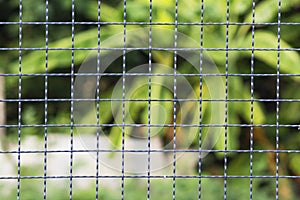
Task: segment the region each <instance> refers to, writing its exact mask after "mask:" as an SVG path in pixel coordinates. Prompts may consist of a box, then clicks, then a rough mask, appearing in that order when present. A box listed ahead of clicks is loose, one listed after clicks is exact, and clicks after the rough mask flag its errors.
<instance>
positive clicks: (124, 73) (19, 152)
mask: <svg viewBox="0 0 300 200" xmlns="http://www.w3.org/2000/svg"><path fill="white" fill-rule="evenodd" d="M127 3H128V2H127V1H126V0H124V1H123V13H122V15H123V21H120V22H103V21H101V20H102V19H101V17H100V16H101V15H100V13H101V9H102V7H101V4H102V2H101V1H100V0H98V4H97V5H98V8H97V21H95V22H79V21H76V20H75V17H76V9H75V0H72V4H71V22H63V21H61V22H59V21H56V22H54V21H49V1H48V0H45V21H44V22H42V21H41V22H39V21H35V22H26V21H23V1H22V0H20V1H19V19H18V21H16V22H12V21H7V22H0V25H18V29H19V30H18V46H17V47H0V52H1V51H16V52H18V70H17V72H15V73H4V74H0V76H2V77H14V78H17V80H18V81H17V88H18V93H17V96H16V97H14V98H7V99H0V102H1V103H17V113H18V116H17V119H16V123H15V124H0V128H11V129H16V130H17V145H18V146H17V149H16V150H7V149H5V150H4V149H3V150H2V149H1V150H0V154H1V155H2V154H3V155H15V156H16V158H17V169H16V175H14V176H8V175H7V176H0V180H4V181H6V180H16V183H17V184H16V197H17V199H18V200H19V199H22V192H21V191H22V180H27V179H29V180H30V179H35V180H42V182H43V199H44V200H46V199H47V196H48V193H49V190H48V187H49V186H48V185H49V180H51V179H68V183H69V185H68V186H69V187H68V190H69V191H68V192H69V199H73V198H74V190H75V189H74V182H75V180H81V179H92V180H93V181H94V182H95V187H94V191H95V199H96V200H98V199H100V193H101V185H100V182H101V179H118V180H120V183H121V184H120V189H121V191H119V192H120V193H119V195H120V198H121V199H126V198H125V197H126V182H127V180H128V179H145V180H147V193H146V194H145V197H146V198H147V199H148V200H150V199H151V191H152V187H151V186H152V180H153V179H169V180H170V181H172V192H171V193H170V194H169V196H172V199H176V198H177V189H178V188H177V187H178V185H177V181H178V179H197V180H198V182H197V186H198V191H197V194H198V196H197V198H198V199H199V200H200V199H203V198H204V197H203V190H204V188H203V182H204V181H203V179H222V180H223V188H222V189H223V199H224V200H225V199H228V198H229V197H228V196H229V195H228V186H229V185H230V182H229V180H230V179H247V180H249V190H248V194H249V199H253V198H254V197H253V195H254V181H255V179H261V178H266V179H271V180H272V181H274V182H275V184H274V185H275V187H274V188H275V192H274V194H275V199H279V197H280V195H279V192H280V185H279V182H280V180H281V179H286V178H288V179H299V178H300V176H299V175H281V173H280V167H279V162H280V159H279V155H280V153H289V154H298V153H300V150H297V149H280V128H293V129H298V130H299V129H300V126H299V124H282V123H280V115H279V113H280V105H281V103H295V102H297V103H299V102H300V99H292V98H290V99H289V98H281V96H280V94H281V93H280V90H281V88H280V84H281V78H283V77H300V74H296V73H294V74H293V73H285V74H283V73H282V72H281V71H280V70H281V68H280V67H281V60H280V57H281V55H282V52H284V51H296V52H299V51H300V48H295V47H282V45H281V28H282V27H283V26H299V25H300V23H299V22H283V21H282V14H281V12H282V5H281V4H282V2H281V0H278V13H277V22H266V23H258V22H256V20H255V17H256V6H257V5H256V1H255V0H253V1H252V6H251V11H252V13H251V17H252V20H251V22H243V23H241V22H232V21H230V14H231V13H230V4H231V1H230V0H227V1H226V21H225V22H205V21H204V16H205V11H204V10H205V9H204V7H205V1H204V0H202V1H201V2H200V4H199V7H200V16H199V19H200V22H182V21H179V16H178V15H179V14H178V11H179V10H180V7H179V0H176V1H175V4H174V21H173V22H153V2H152V0H149V16H148V17H149V22H128V19H127V18H128V16H127V14H128V13H127V12H128V10H127ZM24 25H45V43H44V44H45V47H34V48H32V47H24V45H23V42H24V41H23V26H24ZM49 25H71V41H70V43H71V47H55V48H53V47H49ZM75 25H95V26H97V46H96V47H75V46H76V45H75V35H76V33H75ZM106 25H115V26H118V25H119V26H122V33H123V46H122V47H114V48H112V47H103V46H102V43H101V41H102V38H101V37H102V34H101V30H102V27H103V26H106ZM131 25H147V26H149V38H148V44H147V45H146V46H145V47H130V46H128V45H127V36H128V33H127V30H128V26H131ZM155 25H161V26H163V25H166V26H170V25H172V26H174V33H175V34H174V38H173V39H174V43H173V45H174V46H171V47H153V44H152V42H153V41H152V39H153V38H152V37H153V26H155ZM180 25H188V26H198V28H199V29H200V35H199V39H200V44H199V46H198V47H193V48H187V47H180V45H179V44H178V33H179V26H180ZM213 25H215V26H224V28H225V30H226V32H225V46H224V47H222V48H216V47H211V48H206V47H204V42H203V40H204V39H203V38H204V36H203V34H204V27H205V26H213ZM231 26H249V27H250V29H249V32H251V46H250V47H247V48H246V47H245V48H238V47H230V39H231V38H230V34H231V33H230V27H231ZM260 26H262V27H265V26H274V27H275V26H276V28H277V47H275V48H267V47H262V48H257V47H255V45H256V40H255V36H256V34H255V31H256V28H257V27H260ZM65 50H67V51H70V52H71V58H70V59H71V65H70V68H69V69H70V71H69V72H64V73H62V72H60V73H58V72H49V51H58V52H59V51H65ZM79 50H84V51H95V52H97V70H96V73H79V72H76V69H75V68H76V67H75V56H76V54H75V53H76V51H79ZM133 50H140V51H146V52H147V53H148V58H147V61H148V68H147V71H146V72H141V73H137V72H128V65H127V62H128V60H127V55H126V54H127V53H128V52H129V51H133ZM26 51H41V52H43V53H44V54H45V63H44V71H43V72H40V73H23V71H24V69H23V63H22V61H23V57H24V56H23V53H24V52H26ZM102 51H122V70H121V72H114V73H113V72H102V71H101V69H100V66H101V57H100V53H101V52H102ZM153 51H169V52H171V53H173V58H172V59H173V73H159V74H155V73H153V71H154V70H153V69H154V63H152V62H153V61H152V59H153ZM180 51H185V52H196V53H198V55H199V57H200V60H199V62H200V63H199V64H200V65H199V72H196V73H183V74H180V73H178V71H177V68H178V65H179V61H178V55H177V53H178V52H180ZM204 51H221V52H225V63H224V69H225V70H224V72H222V73H204V72H203V63H204V62H205V61H204V59H205V58H204V53H203V52H204ZM241 51H249V52H251V57H250V72H249V73H231V72H230V56H229V55H230V52H241ZM257 51H268V52H276V53H277V63H276V73H256V70H255V69H256V68H255V64H256V60H255V52H257ZM293 67H297V66H293ZM85 76H86V77H88V76H94V77H96V80H97V81H96V83H97V85H96V97H95V98H77V97H76V96H75V95H74V93H75V92H74V90H75V88H74V87H75V86H74V85H75V77H85ZM104 76H105V77H119V78H120V79H121V81H122V88H121V89H122V94H121V97H119V98H107V97H101V90H100V77H104ZM136 76H144V77H146V78H147V89H148V90H147V97H145V98H138V99H137V98H128V97H127V96H126V92H127V90H128V89H127V88H126V82H127V78H128V79H129V78H130V77H136ZM159 76H161V77H172V78H173V81H174V82H173V97H171V98H166V99H160V98H153V97H152V92H153V91H152V89H153V87H152V85H153V79H154V78H155V77H159ZM25 77H43V78H44V88H45V89H44V97H42V98H23V96H22V86H23V81H22V78H25ZM49 77H67V78H69V79H70V88H69V89H70V97H69V98H51V97H49ZM180 77H197V78H198V80H199V82H198V85H197V87H198V88H199V98H185V99H182V98H179V97H178V96H179V95H178V94H179V93H180V91H179V90H178V86H177V84H178V80H179V78H180ZM205 77H222V78H224V79H225V91H224V94H225V96H224V98H220V99H206V98H205V97H204V96H203V84H204V78H205ZM230 77H243V78H249V79H250V82H249V83H250V97H248V98H235V99H234V98H230V96H229V93H230V92H229V90H230V82H229V78H230ZM256 77H261V78H267V77H273V78H274V79H276V97H275V98H271V97H270V98H260V99H258V98H255V89H256V88H258V87H259V86H258V85H256V84H255V78H256ZM27 102H30V103H33V102H35V103H42V104H43V107H44V110H43V115H44V120H43V122H41V123H40V124H23V123H22V120H23V117H24V116H23V109H22V107H23V104H24V103H27ZM59 102H65V103H69V104H70V119H69V120H70V123H50V121H49V103H59ZM76 102H93V103H95V105H96V123H95V124H93V123H91V124H88V123H84V124H80V123H76V121H75V119H74V118H75V117H74V115H75V113H74V104H75V103H76ZM100 102H120V103H121V113H122V117H121V122H118V123H101V116H102V115H101V114H102V113H101V112H103V111H101V109H102V108H100ZM128 102H134V103H139V102H144V103H145V102H146V103H147V122H145V123H129V122H127V121H126V115H127V113H126V109H127V107H126V106H127V103H128ZM155 102H171V103H172V113H170V115H172V121H171V122H168V123H152V121H151V119H152V116H153V113H152V112H151V106H152V105H153V103H155ZM181 102H195V103H198V105H199V116H198V119H197V120H198V121H197V123H189V124H188V123H183V122H178V115H177V113H178V105H179V104H180V103H181ZM206 102H209V103H212V102H217V103H218V102H221V103H224V105H225V109H224V113H223V114H224V123H223V122H222V123H204V122H203V119H204V116H203V109H204V108H203V103H206ZM232 102H245V103H250V113H249V114H250V116H249V117H250V122H249V124H248V123H246V122H240V123H230V120H229V117H230V116H229V115H230V109H229V104H230V103H232ZM257 102H261V103H274V105H275V112H276V119H275V123H272V124H267V123H262V124H258V123H254V120H255V119H254V116H255V115H254V114H255V109H254V104H255V103H257ZM53 127H55V128H59V127H64V128H68V129H69V148H67V147H66V148H63V149H49V145H48V143H49V141H48V136H49V128H53ZM78 127H94V128H96V141H95V148H90V149H76V148H75V147H74V131H75V128H78ZM114 127H119V128H120V129H121V148H120V149H102V148H101V146H100V134H101V128H114ZM128 127H135V128H138V127H146V128H147V137H146V138H147V148H145V149H139V150H137V149H130V148H126V147H125V146H126V145H125V143H126V134H125V132H126V129H127V128H128ZM153 127H163V128H164V127H168V128H171V129H172V136H173V140H172V148H171V149H154V148H153V145H152V143H151V136H152V135H151V128H153ZM181 127H183V128H188V127H196V128H199V129H198V138H197V139H198V145H199V146H197V148H196V149H179V145H177V142H178V133H177V128H181ZM206 127H209V128H215V127H218V128H222V129H223V130H224V133H223V134H224V135H223V137H224V149H210V150H207V149H203V146H202V145H203V135H204V134H203V132H204V130H203V129H204V128H206ZM230 127H238V128H249V131H248V133H249V149H243V150H242V149H229V148H228V142H230V141H229V139H230V137H229V136H228V132H229V131H228V129H229V128H230ZM257 127H261V128H274V130H275V131H274V132H275V138H274V139H275V142H274V143H275V149H273V150H270V149H269V150H260V149H256V148H255V143H254V132H255V131H254V130H255V128H257ZM26 128H42V129H43V149H41V150H24V149H22V145H21V143H22V140H23V134H22V133H23V130H24V129H26ZM113 152H116V153H121V163H120V164H121V174H120V175H113V174H111V175H103V174H102V173H101V170H100V169H101V153H113ZM55 153H62V154H67V155H68V156H69V171H68V174H65V175H57V176H53V175H49V174H48V164H49V163H48V162H49V161H48V156H49V155H50V154H55ZM77 153H94V154H95V155H96V159H95V174H94V175H75V174H74V155H76V154H77ZM129 153H137V154H143V153H146V154H147V169H146V173H145V174H144V175H139V174H138V175H129V174H127V173H126V166H125V165H126V162H125V157H126V155H127V154H129ZM153 153H171V154H172V166H171V167H172V173H171V174H169V175H155V174H154V173H152V171H151V170H152V169H151V162H153V160H151V156H152V155H153ZM180 153H197V154H198V155H197V167H198V169H197V172H196V175H179V174H178V163H177V159H178V155H179V154H180ZM205 153H222V155H223V156H224V157H223V158H222V159H223V165H222V168H223V174H222V175H207V174H205V173H204V170H203V155H204V154H205ZM229 153H240V154H243V153H246V154H249V157H248V158H249V171H248V172H249V175H229V173H228V164H229V162H230V161H229V157H228V154H229ZM254 153H273V154H274V155H275V173H274V175H255V173H254V164H255V162H254ZM28 154H42V155H43V162H42V164H43V173H42V175H39V176H28V175H23V173H22V156H23V155H28Z"/></svg>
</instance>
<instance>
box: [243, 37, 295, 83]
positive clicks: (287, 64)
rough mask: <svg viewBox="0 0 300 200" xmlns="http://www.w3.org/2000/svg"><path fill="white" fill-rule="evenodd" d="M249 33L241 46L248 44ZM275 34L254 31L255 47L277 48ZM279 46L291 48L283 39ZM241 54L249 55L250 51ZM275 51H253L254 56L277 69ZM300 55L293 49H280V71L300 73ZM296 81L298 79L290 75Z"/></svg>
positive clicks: (249, 39)
mask: <svg viewBox="0 0 300 200" xmlns="http://www.w3.org/2000/svg"><path fill="white" fill-rule="evenodd" d="M251 38H252V36H251V34H249V35H248V36H247V37H246V38H245V40H244V44H242V46H244V45H246V44H249V42H250V41H251ZM277 40H278V39H277V36H275V35H274V34H272V33H270V32H267V31H256V32H255V48H277ZM280 48H291V46H290V45H289V44H288V43H286V42H285V41H283V40H281V42H280ZM243 54H247V55H248V56H249V55H251V51H245V52H243ZM277 54H278V52H277V51H255V58H257V59H259V60H261V61H263V62H265V63H266V64H268V65H269V66H270V67H273V68H274V69H276V70H277V60H278V58H277ZM299 63H300V57H299V54H298V53H297V52H295V51H280V71H281V72H282V73H289V74H299V73H300V67H299ZM291 78H293V79H294V80H296V81H299V79H297V78H295V77H291Z"/></svg>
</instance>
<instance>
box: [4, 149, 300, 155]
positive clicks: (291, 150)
mask: <svg viewBox="0 0 300 200" xmlns="http://www.w3.org/2000/svg"><path fill="white" fill-rule="evenodd" d="M45 152H46V153H71V152H74V153H96V152H99V153H122V152H127V153H147V152H151V153H173V152H178V153H200V152H203V153H224V152H227V153H300V150H293V149H290V150H289V149H284V150H276V149H274V150H271V149H266V150H265V149H255V150H247V149H245V150H244V149H242V150H218V149H211V150H205V149H202V150H199V149H150V150H147V149H124V150H121V149H99V150H98V149H76V150H72V151H70V150H68V149H56V150H47V151H45V150H21V151H0V154H18V153H21V154H39V153H45Z"/></svg>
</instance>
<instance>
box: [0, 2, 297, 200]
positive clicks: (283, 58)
mask: <svg viewBox="0 0 300 200" xmlns="http://www.w3.org/2000/svg"><path fill="white" fill-rule="evenodd" d="M123 3H124V2H122V1H119V0H116V1H108V0H103V1H101V12H100V14H101V22H118V23H116V24H112V23H107V24H105V23H103V24H101V42H102V41H105V39H107V38H109V37H111V36H113V35H115V34H118V33H122V32H123V28H124V26H123V24H122V22H123V12H124V8H123ZM281 4H282V5H281V10H280V12H281V22H282V23H284V24H282V25H281V26H280V44H281V48H290V50H287V51H280V73H281V74H290V75H287V76H281V77H280V99H281V102H280V109H279V124H280V125H286V126H280V128H279V149H280V150H297V151H299V149H300V135H299V129H298V127H296V125H298V124H299V123H300V113H299V111H300V93H299V92H298V88H299V86H300V77H299V74H300V66H299V63H300V56H299V51H298V50H299V46H300V38H299V35H300V25H299V21H300V14H299V13H300V12H299V11H300V1H299V0H288V1H282V2H281ZM71 7H72V2H71V1H60V0H51V1H49V22H71V21H72V16H71V13H72V12H71ZM152 7H153V13H152V15H153V19H152V21H153V22H154V23H157V22H161V23H157V24H155V25H153V27H157V28H166V29H170V30H174V29H175V25H174V24H172V23H174V21H175V1H159V0H153V3H152ZM126 9H127V22H149V15H150V13H149V1H145V0H129V1H127V7H126ZM229 13H230V14H229V21H230V22H239V23H236V24H232V25H230V26H229V38H228V41H229V48H250V49H251V48H252V46H251V45H252V43H251V39H252V26H251V22H252V14H253V13H252V0H244V1H240V0H230V8H229ZM203 17H204V18H203V20H204V22H212V23H210V24H209V25H204V26H203V41H202V42H203V47H205V48H225V47H226V43H225V42H226V24H225V23H224V22H226V1H225V0H218V1H215V0H204V14H203ZM200 20H201V2H200V1H197V0H189V1H180V0H179V2H178V22H179V23H187V24H179V25H178V31H180V32H182V33H184V34H186V35H187V36H189V37H190V38H192V39H194V40H195V41H197V42H199V43H200V28H201V27H200V25H199V22H200ZM18 21H19V2H18V1H15V0H14V1H4V0H0V27H1V28H0V30H1V31H0V48H2V49H1V51H0V71H1V73H2V74H5V76H1V84H2V87H3V86H4V87H5V88H4V91H5V92H4V93H3V95H4V97H3V99H12V100H17V99H18V80H19V76H18V73H19V71H18V66H19V60H18V56H19V51H18V50H9V49H7V48H18V47H19V43H18V42H19V40H18V38H19V24H5V23H3V22H18ZM97 21H98V2H97V1H92V0H85V1H83V0H76V1H75V22H97ZM23 22H45V2H44V1H36V0H25V1H23ZM255 22H256V23H257V24H256V25H255V36H254V38H255V40H254V41H255V47H256V48H274V49H276V48H277V46H278V25H277V22H278V1H277V0H256V8H255ZM162 23H165V24H162ZM188 23H198V24H195V25H190V24H188ZM220 23H223V24H220ZM289 23H290V24H289ZM293 23H294V24H293ZM71 26H72V25H71V24H49V27H48V28H49V47H51V48H70V47H71V36H72V35H71V34H72V32H71ZM22 28H23V33H22V36H23V39H22V47H24V48H39V47H42V48H44V47H45V40H46V38H45V25H44V24H36V25H35V24H23V25H22ZM126 28H127V30H128V31H129V30H133V29H136V28H149V24H143V25H139V24H134V23H133V24H128V25H127V26H126ZM97 30H98V27H97V25H95V24H92V25H88V24H76V25H75V47H78V48H79V47H80V48H94V47H97V35H98V34H97ZM164 37H166V36H164V35H161V38H162V40H164V39H165V40H166V41H168V40H170V38H164ZM205 53H206V54H207V55H208V56H209V57H210V58H211V59H212V60H213V62H214V63H215V64H216V66H217V67H218V70H219V71H220V74H222V73H223V74H224V73H225V62H226V52H225V51H220V50H215V51H214V50H210V51H206V52H205ZM89 54H90V51H86V50H78V51H77V50H76V51H75V57H74V58H75V60H74V62H75V72H76V71H78V69H79V67H80V66H81V64H82V63H83V62H84V60H85V58H86V57H87V56H88V55H89ZM228 56H229V57H228V60H229V63H228V66H229V71H228V72H229V73H230V74H238V75H239V76H229V77H228V85H229V90H228V91H229V96H228V98H229V99H231V100H235V101H229V102H228V109H229V111H228V123H229V124H235V125H236V126H230V127H228V143H229V145H228V147H227V148H228V149H229V150H249V149H250V127H249V126H241V124H250V123H251V112H250V111H251V110H250V107H251V102H250V97H251V90H250V76H249V74H250V72H251V71H250V70H251V50H239V51H237V50H233V51H229V55H228ZM254 58H255V59H254V73H255V74H263V76H254V78H253V80H254V81H253V83H254V99H255V100H256V101H255V103H254V105H253V106H254V119H253V123H254V124H256V125H258V126H255V128H254V129H253V138H254V146H253V148H254V149H255V150H275V149H276V127H275V126H274V125H276V101H275V100H276V93H277V90H276V84H277V77H276V73H277V51H276V50H274V51H270V50H265V51H264V50H260V51H255V52H254ZM148 59H149V57H148V51H146V50H145V51H142V50H139V51H132V52H130V53H128V54H127V55H126V62H127V66H128V67H127V70H128V71H129V70H130V69H132V68H134V66H137V65H141V64H145V63H148V62H149V61H148ZM48 61H49V65H48V67H49V73H51V74H55V73H56V74H58V73H70V71H71V68H70V66H71V51H70V50H49V60H48ZM152 62H153V63H160V64H164V65H166V66H170V67H173V66H174V63H173V62H174V55H173V53H171V52H164V51H156V52H155V51H153V56H152ZM177 67H178V69H177V70H178V71H179V72H180V73H183V74H193V73H196V72H195V71H193V68H192V67H191V66H190V65H189V64H188V63H187V61H186V60H184V59H181V58H178V65H177ZM106 72H107V73H117V72H122V58H119V59H117V60H116V61H115V62H114V63H112V64H111V66H110V67H108V69H107V71H106ZM22 73H23V74H28V76H23V77H22V98H23V99H44V96H45V76H43V75H41V76H37V74H43V73H45V50H24V51H22ZM163 78H164V77H162V79H163ZM119 79H120V77H116V76H105V77H103V79H102V80H101V81H102V82H101V84H100V85H101V91H100V94H101V95H100V98H111V95H112V90H113V87H114V85H115V84H116V83H117V81H118V80H119ZM187 79H188V80H189V83H190V85H191V86H192V87H193V88H194V91H195V92H196V94H197V95H198V97H199V96H200V93H199V76H198V77H197V76H190V77H187ZM70 80H71V78H70V76H49V77H48V82H49V84H48V98H49V99H51V98H55V99H60V98H61V99H69V98H70V93H71V91H70V88H71V85H70V84H71V81H70ZM224 80H225V78H224ZM4 83H5V85H4ZM203 87H204V88H205V87H206V86H205V83H204V86H203ZM147 95H148V93H147V87H145V88H141V89H140V92H136V93H135V94H134V95H133V96H132V98H136V99H137V98H147ZM209 97H210V96H209V94H206V93H204V94H203V98H207V99H209ZM157 98H166V99H168V98H169V99H172V98H173V94H172V93H170V92H169V93H168V92H167V91H165V92H161V93H160V94H159V95H158V96H157ZM238 100H244V101H238ZM109 104H110V102H107V101H100V109H101V110H100V113H103V114H102V115H101V117H100V123H102V124H113V123H114V116H113V114H112V112H111V108H110V107H109V106H110V105H109ZM70 106H71V105H70V101H57V102H49V104H48V124H53V125H60V124H70ZM128 106H129V107H130V111H129V112H130V115H131V117H132V119H133V121H134V123H135V124H147V101H146V103H134V102H131V103H130V104H129V105H128ZM161 106H162V107H163V108H164V109H165V110H169V111H170V112H169V113H168V115H166V123H168V124H172V123H173V113H172V106H173V103H170V102H169V103H164V104H163V103H162V104H161ZM206 106H207V109H206V110H205V111H203V112H204V113H203V114H205V115H207V116H209V115H210V114H211V113H210V108H211V107H212V106H214V103H213V102H209V101H207V102H206ZM4 107H5V112H4V109H2V111H1V112H0V114H2V116H5V119H6V121H5V122H4V124H6V125H17V124H18V102H17V101H11V102H6V103H5V106H4ZM44 107H45V104H44V102H30V101H28V102H24V103H22V113H21V116H22V117H21V120H22V124H24V125H29V126H28V127H26V128H22V129H21V140H24V141H25V139H26V138H27V137H28V138H29V137H33V136H34V137H35V138H38V140H40V142H41V144H43V142H44V128H43V127H34V126H33V125H35V124H43V123H44ZM105 109H108V110H109V111H107V110H106V111H105ZM101 111H102V112H101ZM189 112H193V107H190V110H189ZM195 112H196V111H195ZM176 115H177V116H178V118H180V117H181V116H180V114H179V113H177V114H176ZM203 120H204V121H203V123H204V124H205V123H209V121H208V120H207V119H206V118H204V119H203ZM206 120H207V121H206ZM262 124H264V125H265V126H259V125H262ZM268 125H271V126H268ZM144 130H146V129H144ZM1 131H2V133H1V143H2V145H1V151H2V152H4V151H8V150H11V147H14V146H15V145H16V144H17V141H18V129H17V128H6V129H2V130H1ZM126 131H127V132H128V134H126V137H127V138H130V137H133V136H134V135H132V134H131V133H132V132H135V133H136V132H138V131H139V130H132V129H130V130H129V129H126ZM195 131H197V132H198V131H199V129H198V128H197V129H196V130H195ZM203 132H204V133H205V128H204V130H203ZM48 133H49V135H51V134H55V135H60V134H61V135H65V136H66V137H68V136H69V134H70V127H65V126H50V127H49V128H48ZM75 134H76V133H75ZM93 134H96V133H93ZM101 134H103V135H105V136H107V137H108V138H109V139H110V141H111V143H112V145H113V146H114V148H120V144H121V129H120V128H118V127H105V128H103V132H102V133H101ZM139 134H141V135H144V136H145V135H146V134H147V132H145V131H141V133H139ZM172 134H173V128H172V127H171V128H168V127H166V128H163V129H161V130H160V132H159V138H160V140H161V142H162V144H163V145H166V144H168V143H169V142H170V140H172V137H173V135H172ZM184 138H185V136H184V135H181V136H180V137H178V138H177V139H178V140H177V142H178V144H180V143H181V142H183V143H184V140H185V139H184ZM181 140H182V141H181ZM164 147H165V148H172V146H171V147H167V146H164ZM178 147H180V145H178ZM185 148H188V149H194V150H195V149H198V148H199V142H198V137H196V138H195V139H194V141H192V142H191V143H190V145H189V146H188V147H185ZM214 149H215V150H222V149H224V137H221V138H220V141H219V142H218V143H217V144H216V145H215V147H214ZM14 150H16V149H14ZM0 156H3V157H4V156H8V157H9V155H7V154H0ZM112 156H113V155H112ZM227 156H228V171H227V173H228V175H245V176H249V175H250V169H249V166H250V159H249V158H250V155H249V152H244V153H237V152H233V153H228V154H227ZM279 160H280V163H279V168H278V169H279V175H281V176H298V177H299V176H300V157H299V153H298V152H291V153H288V152H282V153H279ZM5 162H12V163H13V164H14V165H15V171H16V170H17V168H16V160H15V159H14V158H13V159H9V158H8V159H6V160H5ZM186 162H189V161H188V160H187V161H186ZM202 162H203V165H202V167H201V169H202V174H203V175H207V176H210V175H211V176H213V175H223V174H224V164H223V162H224V153H222V152H211V153H209V154H208V155H207V156H206V157H205V158H204V159H203V161H202ZM191 163H192V166H191V167H190V168H189V169H192V171H188V172H186V173H187V174H192V175H197V174H198V167H199V166H198V162H192V161H191ZM39 164H43V163H39ZM178 167H180V166H178ZM275 170H276V159H275V153H274V152H272V151H269V152H267V151H266V152H256V153H253V175H254V176H259V175H266V176H268V175H270V176H274V175H275V173H276V171H275ZM0 171H2V170H1V165H0ZM35 173H40V172H38V170H35V169H34V167H33V166H32V165H31V166H30V167H28V166H27V167H26V166H22V168H21V175H22V176H26V175H29V176H32V175H36V174H35ZM183 173H185V172H184V171H183ZM1 176H5V174H2V175H1ZM7 181H8V180H5V179H1V180H0V196H1V197H5V199H15V198H16V187H9V189H8V187H6V185H7ZM42 181H43V180H31V179H28V180H26V179H22V180H21V194H22V195H23V196H22V199H42V197H43V190H42V184H43V182H42ZM65 181H66V182H67V181H68V179H66V180H65ZM139 181H140V182H139ZM100 182H101V180H100ZM50 187H52V191H55V192H53V193H50V192H49V194H48V197H49V199H68V198H69V196H68V195H69V192H68V191H67V190H68V185H67V187H56V186H55V184H54V185H52V186H51V185H49V191H51V188H50ZM223 187H224V186H223V179H222V178H203V180H202V188H201V189H202V190H201V191H202V195H201V197H202V199H222V198H223ZM299 187H300V179H299V178H280V179H279V197H280V198H281V199H287V200H288V199H298V198H299V197H300V193H299V190H298V188H299ZM53 188H54V189H53ZM146 191H147V183H146V182H145V180H142V181H141V180H139V179H127V180H126V181H125V198H126V199H142V198H146ZM176 191H177V193H176V198H177V199H198V179H197V178H187V179H184V178H180V179H177V180H176ZM120 195H121V192H120V188H118V187H116V188H115V187H104V188H100V199H119V198H120ZM275 195H276V194H275V178H254V180H253V198H254V199H263V200H267V199H274V198H275ZM171 196H172V179H167V180H161V179H153V180H151V198H153V199H170V198H171ZM94 197H95V186H94V185H93V186H90V187H87V188H84V189H82V188H77V189H76V190H74V197H73V199H94ZM247 198H249V178H229V179H228V199H247Z"/></svg>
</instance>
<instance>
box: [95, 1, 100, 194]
mask: <svg viewBox="0 0 300 200" xmlns="http://www.w3.org/2000/svg"><path fill="white" fill-rule="evenodd" d="M100 10H101V0H98V13H97V21H98V26H97V47H98V51H97V83H96V99H97V102H96V123H97V130H96V148H97V152H96V200H98V199H99V149H100V144H99V142H100V141H99V139H100V129H101V128H100V127H99V124H100V76H99V73H100V62H101V61H100V41H101V40H100V38H101V26H100V21H101V12H100Z"/></svg>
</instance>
